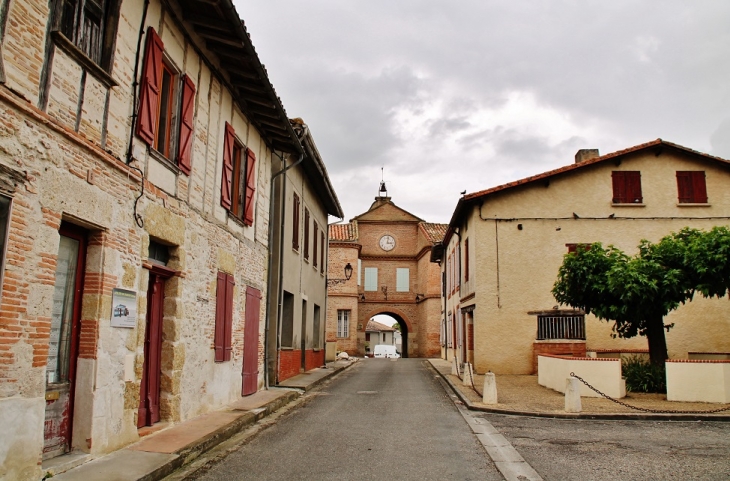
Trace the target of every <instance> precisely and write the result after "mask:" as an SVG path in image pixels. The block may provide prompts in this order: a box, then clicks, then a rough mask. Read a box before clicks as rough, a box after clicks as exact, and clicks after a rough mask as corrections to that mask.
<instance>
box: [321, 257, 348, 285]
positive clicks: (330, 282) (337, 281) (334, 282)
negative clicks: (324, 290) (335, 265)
mask: <svg viewBox="0 0 730 481" xmlns="http://www.w3.org/2000/svg"><path fill="white" fill-rule="evenodd" d="M350 277H352V265H351V264H350V263H349V262H348V263H347V265H346V266H345V278H344V279H327V287H329V286H334V285H337V284H341V283H343V282H347V281H349V280H350Z"/></svg>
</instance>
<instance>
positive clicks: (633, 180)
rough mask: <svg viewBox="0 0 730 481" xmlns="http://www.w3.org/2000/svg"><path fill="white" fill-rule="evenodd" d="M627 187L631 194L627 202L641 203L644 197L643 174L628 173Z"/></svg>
mask: <svg viewBox="0 0 730 481" xmlns="http://www.w3.org/2000/svg"><path fill="white" fill-rule="evenodd" d="M626 180H627V187H626V191H627V193H628V194H629V197H628V199H627V200H626V202H631V203H632V204H633V203H639V204H640V203H641V202H643V200H644V197H643V196H642V195H641V172H639V171H629V172H626Z"/></svg>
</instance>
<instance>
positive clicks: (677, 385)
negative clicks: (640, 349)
mask: <svg viewBox="0 0 730 481" xmlns="http://www.w3.org/2000/svg"><path fill="white" fill-rule="evenodd" d="M666 369H667V400H668V401H685V402H708V403H723V404H727V403H730V362H727V361H682V360H676V361H667V364H666Z"/></svg>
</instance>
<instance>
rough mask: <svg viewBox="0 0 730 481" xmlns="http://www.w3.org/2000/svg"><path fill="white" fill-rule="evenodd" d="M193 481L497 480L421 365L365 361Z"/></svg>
mask: <svg viewBox="0 0 730 481" xmlns="http://www.w3.org/2000/svg"><path fill="white" fill-rule="evenodd" d="M196 479H200V480H205V481H213V480H236V479H252V480H254V479H255V480H257V481H263V480H290V479H316V480H338V481H342V480H360V479H363V480H364V479H367V480H418V481H422V480H439V481H443V480H501V479H503V478H502V476H501V475H500V474H499V472H498V471H497V469H496V468H495V466H494V464H493V463H492V461H491V460H490V458H489V456H488V455H487V453H486V452H485V450H484V448H483V447H482V445H481V444H480V443H479V441H478V440H477V438H476V437H475V436H474V434H473V433H472V431H471V429H470V428H469V426H468V425H467V423H466V422H465V421H464V418H463V417H462V416H461V415H460V414H459V412H458V410H457V409H456V407H455V406H454V404H453V402H452V401H451V399H450V398H449V396H448V395H447V394H446V392H445V391H444V389H443V387H442V386H441V384H440V382H439V381H438V375H436V374H435V373H434V372H433V371H432V370H431V369H430V368H428V367H427V366H426V365H425V363H424V361H423V360H419V359H397V360H390V359H368V360H365V361H362V362H359V363H357V365H355V366H354V367H352V368H350V369H348V370H347V371H345V372H344V373H342V374H340V375H339V376H338V377H336V378H335V379H334V380H333V381H332V382H331V383H330V384H329V385H327V386H325V387H324V388H322V390H321V391H320V392H319V393H318V394H317V395H314V396H312V398H311V400H310V401H309V402H307V403H306V404H304V405H303V406H301V407H299V408H297V409H295V410H293V411H291V413H290V414H288V415H286V416H284V417H282V418H281V419H280V420H279V421H278V422H277V423H276V424H275V425H274V426H272V427H270V428H269V429H267V430H265V431H263V432H262V433H261V434H259V435H258V436H257V437H255V438H254V439H253V440H252V441H251V442H249V443H248V444H246V445H244V446H242V447H241V448H240V449H239V450H237V451H236V452H234V453H232V454H230V455H229V456H227V457H226V458H225V459H224V460H223V461H221V462H220V463H218V464H216V465H214V466H212V467H211V468H210V469H209V470H208V471H207V472H205V473H202V474H201V475H200V476H199V477H198V478H196Z"/></svg>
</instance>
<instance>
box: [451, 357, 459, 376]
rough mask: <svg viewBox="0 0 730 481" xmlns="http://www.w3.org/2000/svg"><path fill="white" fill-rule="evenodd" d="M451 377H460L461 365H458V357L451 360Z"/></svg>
mask: <svg viewBox="0 0 730 481" xmlns="http://www.w3.org/2000/svg"><path fill="white" fill-rule="evenodd" d="M451 375H452V376H458V375H459V365H458V364H457V361H456V357H452V358H451Z"/></svg>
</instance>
